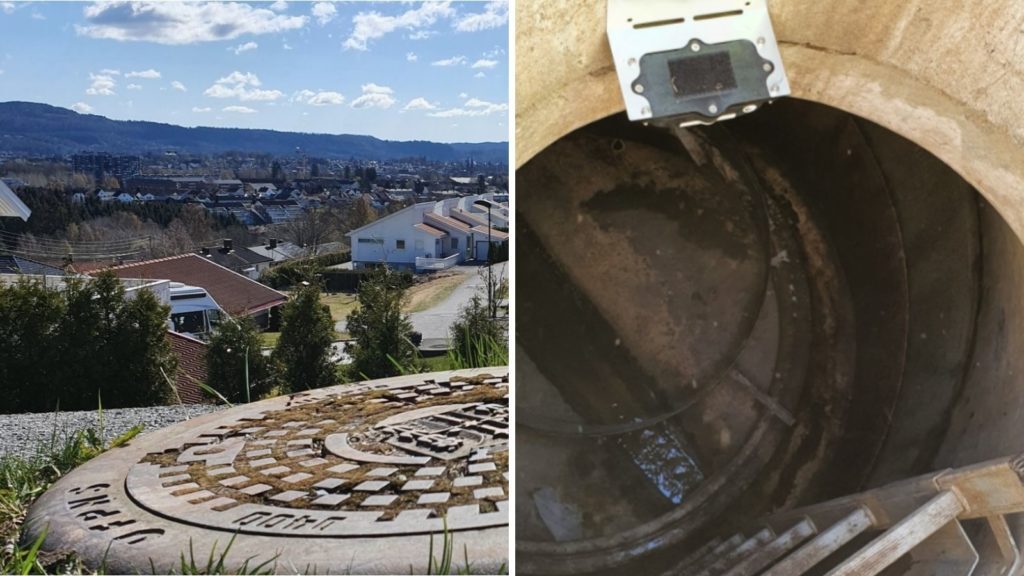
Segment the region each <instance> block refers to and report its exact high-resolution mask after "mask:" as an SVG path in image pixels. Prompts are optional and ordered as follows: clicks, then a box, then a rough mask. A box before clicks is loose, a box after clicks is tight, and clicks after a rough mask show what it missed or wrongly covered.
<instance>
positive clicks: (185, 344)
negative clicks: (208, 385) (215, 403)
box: [167, 331, 210, 404]
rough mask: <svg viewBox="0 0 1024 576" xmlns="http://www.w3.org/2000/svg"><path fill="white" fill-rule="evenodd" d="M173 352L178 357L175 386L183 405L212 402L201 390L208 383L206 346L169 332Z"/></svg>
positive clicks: (193, 339)
mask: <svg viewBox="0 0 1024 576" xmlns="http://www.w3.org/2000/svg"><path fill="white" fill-rule="evenodd" d="M167 339H168V340H170V341H171V350H173V351H174V355H175V356H177V357H178V372H177V373H176V374H175V376H174V379H175V386H176V387H177V389H178V397H180V398H181V402H182V404H205V403H208V402H210V400H209V398H207V397H206V396H205V395H204V394H203V391H202V390H201V389H200V388H199V383H200V382H206V344H205V343H203V342H201V341H199V340H196V339H195V338H190V337H188V336H185V335H184V334H178V333H177V332H171V331H168V332H167Z"/></svg>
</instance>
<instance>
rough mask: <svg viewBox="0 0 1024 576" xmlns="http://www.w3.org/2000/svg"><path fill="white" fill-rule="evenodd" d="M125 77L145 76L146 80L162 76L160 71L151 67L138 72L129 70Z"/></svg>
mask: <svg viewBox="0 0 1024 576" xmlns="http://www.w3.org/2000/svg"><path fill="white" fill-rule="evenodd" d="M124 77H125V78H145V79H146V80H156V79H157V78H159V77H160V73H159V72H157V71H156V70H153V69H152V68H150V69H149V70H140V71H137V72H127V73H126V74H125V75H124Z"/></svg>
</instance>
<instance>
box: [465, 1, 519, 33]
mask: <svg viewBox="0 0 1024 576" xmlns="http://www.w3.org/2000/svg"><path fill="white" fill-rule="evenodd" d="M505 24H508V2H507V1H506V0H493V1H492V2H488V3H487V5H486V7H485V8H484V11H483V12H477V13H474V14H465V15H463V16H461V17H459V18H457V19H456V20H455V22H454V24H453V26H455V29H456V30H458V31H459V32H478V31H480V30H488V29H491V28H498V27H499V26H504V25H505Z"/></svg>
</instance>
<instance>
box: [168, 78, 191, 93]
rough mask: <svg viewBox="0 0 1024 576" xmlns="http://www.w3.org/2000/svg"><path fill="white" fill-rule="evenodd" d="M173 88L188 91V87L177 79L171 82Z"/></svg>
mask: <svg viewBox="0 0 1024 576" xmlns="http://www.w3.org/2000/svg"><path fill="white" fill-rule="evenodd" d="M171 88H174V89H175V90H177V91H178V92H188V88H185V85H184V84H182V83H181V82H178V81H177V80H175V81H174V82H171Z"/></svg>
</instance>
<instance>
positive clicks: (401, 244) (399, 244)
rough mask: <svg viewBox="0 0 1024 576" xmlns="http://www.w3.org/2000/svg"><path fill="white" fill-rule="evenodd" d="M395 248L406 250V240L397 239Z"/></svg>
mask: <svg viewBox="0 0 1024 576" xmlns="http://www.w3.org/2000/svg"><path fill="white" fill-rule="evenodd" d="M395 250H405V240H395Z"/></svg>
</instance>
